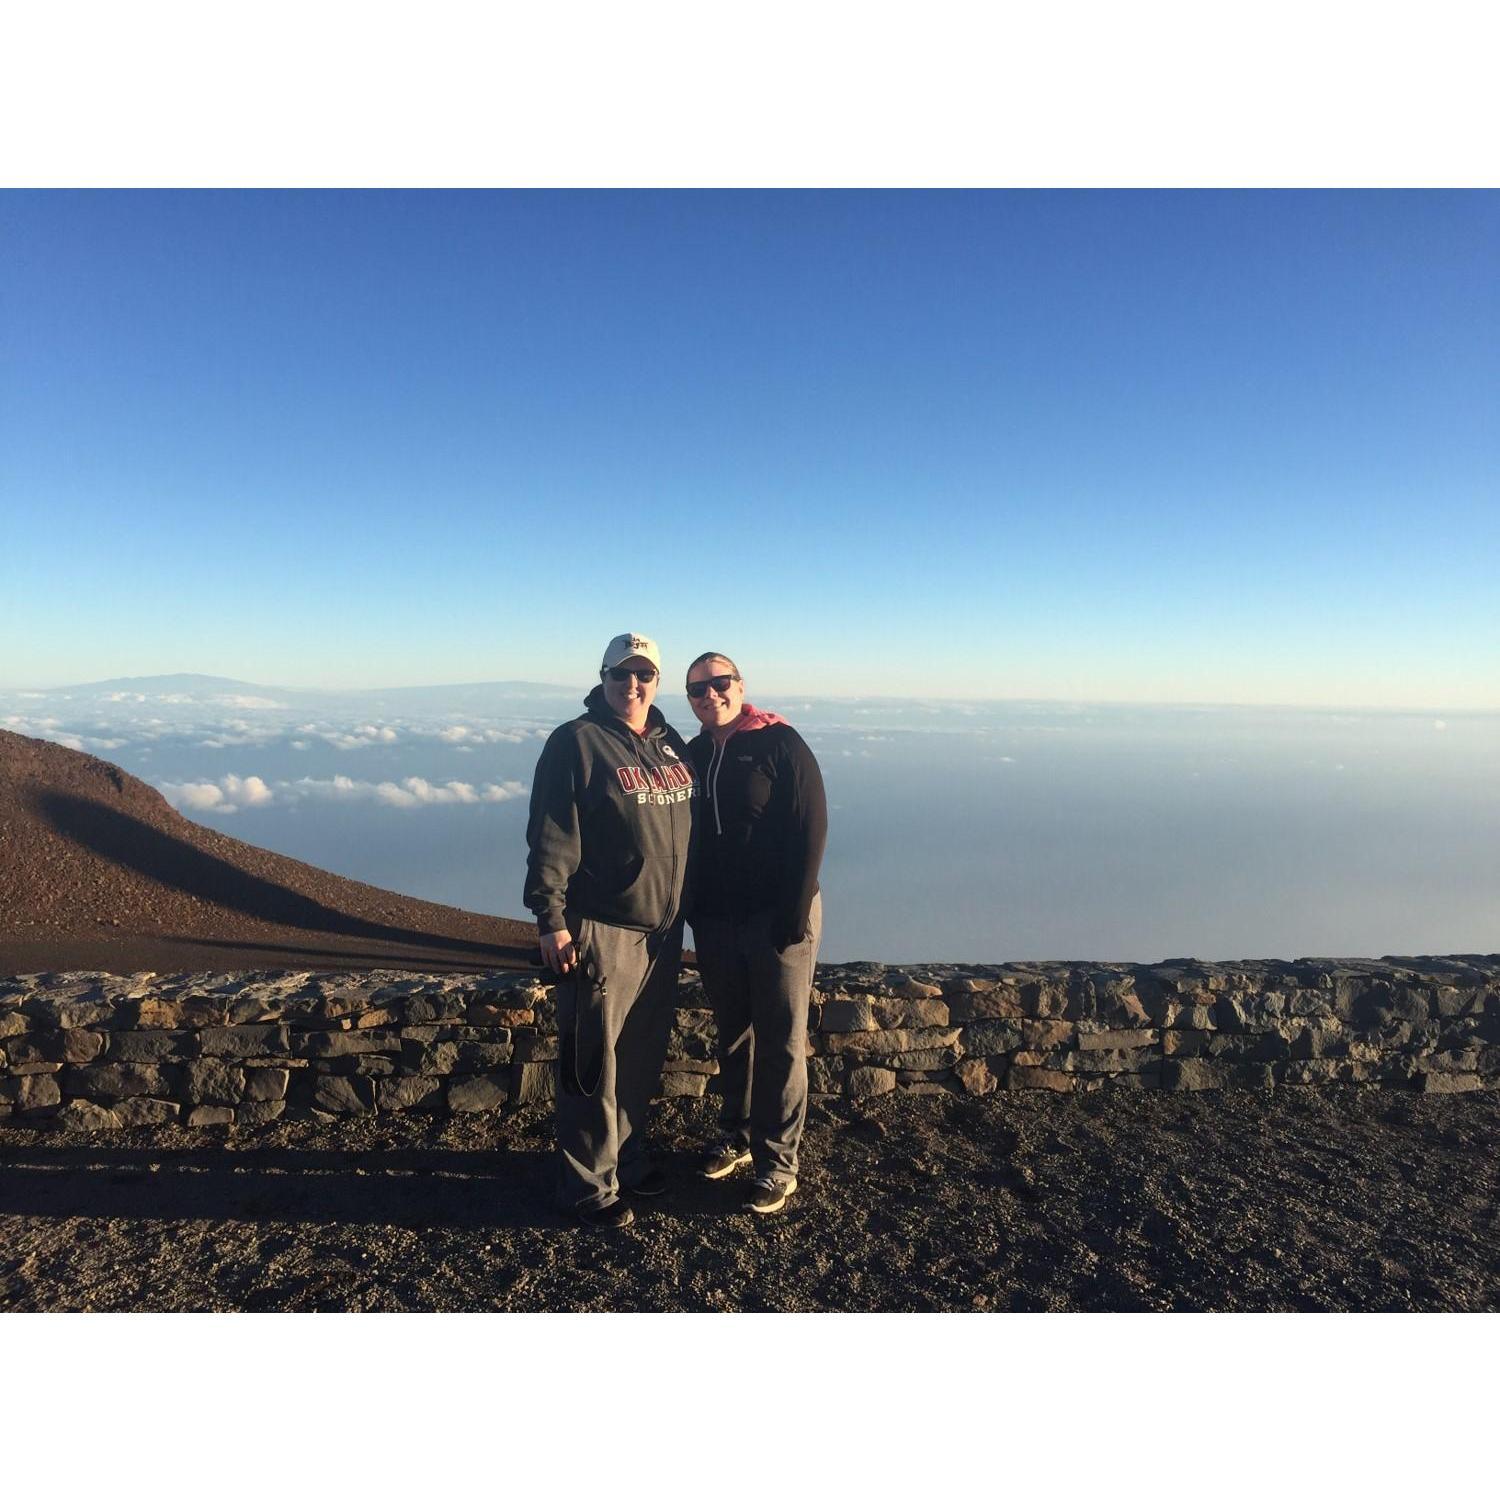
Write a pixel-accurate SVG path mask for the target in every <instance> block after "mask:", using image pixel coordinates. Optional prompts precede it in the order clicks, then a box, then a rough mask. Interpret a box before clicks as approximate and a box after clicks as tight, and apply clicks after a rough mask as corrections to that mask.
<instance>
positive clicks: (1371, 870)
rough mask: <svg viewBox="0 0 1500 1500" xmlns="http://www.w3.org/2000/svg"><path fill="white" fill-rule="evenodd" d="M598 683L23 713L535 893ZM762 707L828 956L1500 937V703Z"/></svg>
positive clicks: (47, 730)
mask: <svg viewBox="0 0 1500 1500" xmlns="http://www.w3.org/2000/svg"><path fill="white" fill-rule="evenodd" d="M179 680H181V679H179ZM238 686H241V687H254V686H260V685H257V684H249V683H244V682H240V683H239V684H238ZM581 698H582V690H581V688H580V689H579V690H576V694H575V691H574V690H569V689H567V688H559V689H548V690H547V691H545V692H543V693H541V694H537V695H534V696H532V697H530V698H528V697H526V696H525V695H523V694H517V693H514V692H502V693H497V694H494V695H486V694H485V693H484V692H483V690H482V689H481V690H477V691H475V690H470V692H469V694H468V696H467V698H465V697H464V693H463V690H458V691H457V692H455V693H454V694H445V693H443V692H441V691H440V690H439V691H433V690H428V689H421V688H419V689H415V690H414V691H413V693H412V694H411V695H410V696H403V695H402V694H401V693H400V692H399V691H396V690H388V691H387V692H385V693H384V694H380V693H375V694H359V693H354V694H338V695H334V694H329V695H326V696H324V697H323V698H322V699H321V700H320V699H319V697H318V695H314V694H309V695H307V697H306V698H299V699H298V700H297V701H296V702H294V703H293V702H288V703H278V702H276V701H275V700H274V699H270V698H262V697H259V696H256V695H250V694H243V693H242V694H233V693H227V694H222V695H215V694H207V693H205V694H201V695H194V694H192V693H190V692H178V693H171V692H165V693H159V694H154V695H153V694H148V693H140V694H136V693H128V692H123V691H122V692H109V691H105V692H101V693H98V694H96V695H92V696H89V697H77V698H74V697H69V696H68V695H67V694H66V693H62V694H56V695H47V694H42V693H35V692H28V693H24V694H16V693H5V692H0V727H5V728H8V729H12V730H15V731H17V732H20V733H30V734H34V735H37V736H39V737H42V738H47V739H51V740H53V741H55V742H57V743H60V744H63V745H67V746H68V747H70V748H73V749H78V750H84V751H87V752H89V753H92V754H96V755H101V756H103V757H105V758H106V759H108V760H111V761H114V762H116V763H117V764H119V765H121V766H122V767H123V768H124V769H125V770H127V771H129V772H130V773H131V774H133V775H136V776H139V777H141V778H142V779H143V780H145V781H147V782H148V783H150V784H151V785H153V786H155V787H156V788H157V789H158V790H160V791H162V793H163V795H165V796H166V797H167V798H168V800H169V801H171V802H172V803H173V805H174V806H176V807H177V808H178V809H179V810H181V811H182V812H183V813H185V814H186V815H187V816H189V817H191V818H194V819H196V820H197V821H198V822H201V823H203V824H205V825H207V826H209V827H214V828H219V829H221V830H223V831H224V832H227V833H232V834H233V835H234V836H235V837H237V838H241V839H244V840H246V841H248V842H250V843H253V844H258V845H261V846H263V847H265V848H269V849H273V850H275V851H276V852H278V853H282V854H287V855H290V856H292V857H294V858H297V859H301V860H305V861H307V862H309V863H311V864H315V865H318V866H320V867H322V868H325V869H329V870H332V871H334V872H335V873H337V874H341V875H347V876H351V877H353V878H355V879H359V880H364V881H367V882H369V883H371V884H374V885H378V886H383V887H386V888H389V889H393V890H398V891H401V892H403V893H405V894H408V895H414V896H422V897H425V898H427V899H430V900H435V901H442V902H445V903H447V904H450V905H455V906H461V907H464V908H466V909H468V910H471V911H479V912H486V913H490V914H492V915H497V916H513V917H524V916H525V915H526V914H525V912H524V909H523V907H522V903H521V884H522V871H523V867H524V862H525V857H526V851H525V823H526V813H527V807H528V803H529V793H530V785H531V778H532V772H533V769H534V766H535V763H536V758H537V755H538V754H539V753H540V750H541V745H542V742H543V741H544V740H545V738H546V736H547V735H548V734H549V733H550V732H551V730H552V729H553V727H554V726H555V725H556V724H557V723H558V722H560V721H561V720H562V719H563V718H565V717H570V716H572V715H573V714H575V713H576V712H578V711H579V710H580V708H581ZM215 699H218V701H214V700H215ZM460 699H462V700H463V701H462V702H460V701H459V700H460ZM658 701H659V703H660V706H661V707H662V709H663V711H664V713H665V714H666V715H667V717H668V719H669V721H671V722H672V723H674V724H675V725H676V726H677V727H678V728H679V729H680V730H681V731H682V732H683V733H684V734H688V735H691V734H692V733H694V732H695V731H696V729H697V725H696V722H695V721H694V720H693V719H692V716H691V713H690V711H689V710H688V708H687V705H686V700H685V698H684V697H683V696H682V695H680V694H676V695H674V694H670V693H668V694H666V695H664V696H663V697H662V698H660V699H659V700H658ZM769 706H772V707H775V708H777V709H778V710H779V711H781V712H783V713H785V714H786V715H787V716H788V717H789V718H791V720H792V722H793V723H794V724H795V725H796V726H797V727H798V729H799V730H800V731H801V732H802V733H803V735H804V737H805V738H806V739H807V741H808V743H809V744H810V745H811V746H812V748H813V751H814V753H815V754H816V755H817V757H818V759H819V762H820V764H821V766H822V769H823V774H824V779H825V783H826V785H827V788H828V795H829V804H830V839H829V848H828V855H827V859H826V862H825V865H824V871H823V887H824V893H825V894H824V923H825V926H824V947H823V957H824V958H825V959H827V960H829V961H842V960H853V959H877V960H882V961H886V962H917V961H921V960H928V961H945V960H946V961H964V962H986V961H988V962H997V961H1001V960H1023V959H1047V958H1052V959H1077V960H1081V959H1089V958H1093V959H1117V960H1128V961H1133V962H1149V961H1153V960H1160V959H1165V958H1173V957H1185V956H1194V957H1199V958H1207V959H1230V958H1296V957H1303V956H1309V955H1323V956H1354V955H1362V956H1379V955H1381V954H1386V953H1401V952H1405V953H1418V952H1428V953H1436V952H1489V951H1494V949H1495V948H1496V947H1497V944H1500V940H1497V938H1496V936H1495V932H1496V921H1497V913H1500V778H1497V776H1496V774H1495V767H1496V766H1497V765H1500V714H1493V713H1489V714H1486V713H1479V712H1474V713H1468V714H1463V713H1455V714H1451V715H1447V716H1443V715H1434V714H1432V713H1429V712H1423V711H1413V712H1407V713H1396V712H1393V711H1389V710H1375V711H1371V712H1368V713H1356V712H1351V711H1345V710H1310V709H1298V708H1291V709H1267V708H1245V707H1221V708H1209V707H1206V706H1203V705H1177V706H1173V707H1161V706H1153V705H1120V704H1116V705H1101V704H1095V705H1086V704H1066V703H990V704H978V703H969V704H955V703H949V704H941V703H937V702H934V701H931V700H927V701H923V700H916V699H905V700H895V699H883V700H876V699H865V700H858V699H855V700H844V701H834V700H830V699H813V698H797V697H789V698H786V699H780V700H778V701H776V702H775V703H773V704H771V705H769Z"/></svg>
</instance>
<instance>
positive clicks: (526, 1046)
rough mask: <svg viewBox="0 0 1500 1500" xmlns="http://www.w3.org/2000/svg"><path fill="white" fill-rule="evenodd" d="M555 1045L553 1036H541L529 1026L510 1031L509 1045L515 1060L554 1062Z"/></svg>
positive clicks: (555, 1054) (555, 1059) (555, 1058)
mask: <svg viewBox="0 0 1500 1500" xmlns="http://www.w3.org/2000/svg"><path fill="white" fill-rule="evenodd" d="M557 1045H558V1044H557V1038H556V1037H555V1036H543V1035H542V1034H541V1033H540V1032H538V1031H535V1030H533V1029H532V1028H531V1027H522V1028H521V1029H520V1030H518V1031H515V1032H512V1033H511V1047H512V1048H513V1049H514V1056H515V1060H516V1061H517V1062H523V1063H525V1062H556V1061H557ZM499 1060H503V1059H497V1061H499Z"/></svg>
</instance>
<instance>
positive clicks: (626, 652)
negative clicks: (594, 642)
mask: <svg viewBox="0 0 1500 1500" xmlns="http://www.w3.org/2000/svg"><path fill="white" fill-rule="evenodd" d="M632 656H644V657H645V658H646V660H647V661H649V662H650V663H651V665H652V666H653V667H655V668H656V670H657V671H658V672H660V671H661V650H660V649H659V648H658V646H657V644H656V642H655V641H653V640H652V639H651V637H650V636H649V635H633V634H632V633H631V632H630V631H628V630H627V631H626V632H625V634H624V635H617V636H616V637H615V638H614V640H612V641H611V642H610V643H609V645H607V646H606V647H605V648H604V660H603V661H602V662H601V663H600V664H599V669H600V671H604V672H607V671H608V670H609V669H610V668H611V667H618V666H619V665H620V663H621V662H622V661H628V660H629V659H630V658H631V657H632Z"/></svg>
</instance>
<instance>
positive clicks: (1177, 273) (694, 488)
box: [0, 191, 1500, 708]
mask: <svg viewBox="0 0 1500 1500" xmlns="http://www.w3.org/2000/svg"><path fill="white" fill-rule="evenodd" d="M0 239H3V257H4V264H5V275H4V277H3V278H0V323H3V328H4V346H3V356H0V435H3V442H0V504H3V521H0V547H3V553H4V556H5V568H4V576H5V588H4V590H3V595H0V685H5V686H11V687H28V686H41V685H52V684H58V683H66V682H73V681H84V680H93V679H99V678H104V677H111V676H119V675H138V674H148V673H156V672H175V671H196V672H209V673H218V674H223V675H226V676H232V677H238V678H243V679H247V680H250V681H258V682H267V683H276V684H285V685H289V686H364V685H377V684H398V683H399V684H415V683H438V682H459V681H478V680H487V679H514V678H524V679H530V680H542V681H558V682H572V681H575V680H577V681H584V680H587V678H588V677H589V676H590V675H591V669H592V668H593V667H594V665H595V663H596V661H597V655H598V652H599V650H600V648H601V646H602V645H603V642H604V640H605V639H607V637H608V636H610V635H611V634H613V633H615V632H616V631H618V630H621V629H626V628H631V629H637V630H645V631H648V632H650V633H652V634H654V635H656V636H657V637H658V639H660V640H661V642H662V644H663V647H664V650H665V653H666V657H667V662H666V665H667V669H668V672H669V673H671V674H672V675H674V676H675V675H676V674H677V673H678V672H680V670H681V669H682V668H683V667H685V665H686V663H687V661H688V660H689V659H690V658H691V657H692V656H693V655H695V654H696V653H697V652H698V651H699V650H702V649H706V648H708V647H715V648H718V649H723V650H726V651H729V652H731V653H733V654H735V655H736V656H738V657H739V658H741V660H742V664H743V665H744V666H745V667H746V671H747V675H748V676H749V677H750V680H751V687H752V692H756V691H757V690H758V691H759V693H760V695H761V696H763V697H765V698H766V699H767V701H771V700H773V699H774V698H775V697H776V695H777V694H779V693H799V694H806V693H823V694H840V693H847V694H856V693H859V694H870V693H887V694H894V695H921V694H942V695H947V696H962V697H975V698H980V697H993V698H1066V699H1097V700H1147V701H1183V702H1203V701H1209V702H1241V703H1285V704H1326V705H1368V706H1412V707H1435V708H1442V707H1446V708H1494V707H1497V706H1500V686H1497V684H1500V605H1497V603H1496V593H1497V591H1496V589H1495V586H1494V577H1493V575H1494V563H1495V560H1496V557H1497V556H1500V496H1497V493H1496V483H1495V475H1496V472H1497V462H1496V461H1497V458H1500V451H1497V450H1500V430H1497V423H1496V399H1495V398H1496V390H1497V388H1500V383H1497V374H1500V370H1497V364H1500V341H1497V339H1496V332H1497V316H1496V315H1497V291H1496V276H1495V268H1496V264H1497V250H1500V199H1497V197H1496V195H1495V194H1493V193H1474V192H1469V193H1444V192H1406V193H1403V192H1376V193H1327V192H1293V193H1248V192H1246V193H1238V192H1231V193H1188V192H1184V193H1027V192H1017V193H989V192H986V193H942V192H934V191H922V192H886V193H859V192H808V193H758V192H750V193H736V192H709V193H658V192H642V193H599V194H595V193H541V194H526V193H493V192H475V193H454V194H449V193H439V192H422V193H411V194H401V193H374V194H364V193H320V192H300V193H284V194H283V193H238V192H215V193H114V194H107V193H32V192H10V193H6V194H4V195H0Z"/></svg>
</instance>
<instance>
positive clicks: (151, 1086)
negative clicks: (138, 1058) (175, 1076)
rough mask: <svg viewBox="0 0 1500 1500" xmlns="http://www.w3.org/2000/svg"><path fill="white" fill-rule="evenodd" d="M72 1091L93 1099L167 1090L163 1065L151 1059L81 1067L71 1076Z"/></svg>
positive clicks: (165, 1091) (117, 1097)
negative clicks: (161, 1067) (139, 1061)
mask: <svg viewBox="0 0 1500 1500" xmlns="http://www.w3.org/2000/svg"><path fill="white" fill-rule="evenodd" d="M69 1083H70V1092H77V1093H80V1094H86V1095H87V1096H88V1097H89V1098H90V1099H103V1100H111V1099H128V1098H130V1097H131V1096H132V1095H134V1094H165V1093H167V1092H168V1089H167V1085H166V1080H165V1079H164V1078H163V1076H162V1072H161V1069H160V1068H158V1067H155V1066H154V1065H152V1064H150V1063H101V1064H100V1065H99V1066H97V1067H93V1068H79V1069H77V1070H76V1071H75V1072H73V1073H72V1074H70V1076H69Z"/></svg>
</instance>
